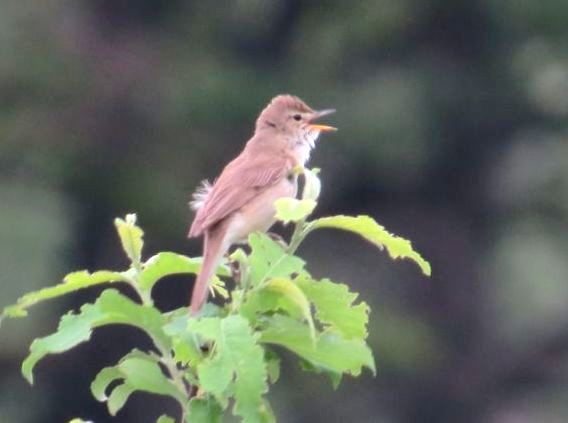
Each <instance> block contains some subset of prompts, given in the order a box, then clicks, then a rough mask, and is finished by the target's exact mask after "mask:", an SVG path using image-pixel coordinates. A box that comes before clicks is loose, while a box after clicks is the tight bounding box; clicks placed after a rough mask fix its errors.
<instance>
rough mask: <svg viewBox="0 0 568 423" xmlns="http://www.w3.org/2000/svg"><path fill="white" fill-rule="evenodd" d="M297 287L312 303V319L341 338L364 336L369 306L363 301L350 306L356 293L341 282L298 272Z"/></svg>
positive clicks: (365, 334)
mask: <svg viewBox="0 0 568 423" xmlns="http://www.w3.org/2000/svg"><path fill="white" fill-rule="evenodd" d="M295 282H296V284H297V286H298V287H299V288H300V289H301V290H302V291H303V292H304V294H305V295H306V297H307V298H308V299H309V300H310V301H311V302H312V303H313V304H314V306H315V310H316V311H315V314H316V318H317V319H318V320H319V321H320V322H321V323H323V324H325V325H328V326H329V327H330V328H332V329H334V330H337V331H339V332H341V334H342V335H343V336H344V337H345V338H366V337H367V323H368V321H369V306H368V305H367V304H366V303H365V302H361V303H359V304H357V305H353V302H354V301H355V300H356V299H357V296H358V294H357V293H354V292H350V291H349V287H348V286H347V285H345V284H340V283H335V282H332V281H330V280H329V279H323V280H321V281H317V280H314V279H312V278H310V277H309V276H306V275H302V276H300V277H298V278H296V279H295Z"/></svg>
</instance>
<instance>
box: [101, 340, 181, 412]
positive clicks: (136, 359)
mask: <svg viewBox="0 0 568 423" xmlns="http://www.w3.org/2000/svg"><path fill="white" fill-rule="evenodd" d="M115 381H120V382H121V383H120V384H119V385H117V386H116V387H115V388H114V389H112V391H111V393H110V395H109V396H108V398H107V396H106V391H107V389H108V387H109V386H110V384H111V383H113V382H115ZM135 391H145V392H149V393H152V394H156V395H164V396H170V397H173V398H175V399H177V400H178V401H181V402H183V401H185V396H184V395H183V393H181V392H179V391H178V390H177V388H176V387H175V386H174V385H173V383H172V382H171V381H170V380H169V379H168V378H167V377H166V375H165V374H164V373H163V372H162V369H161V368H160V366H159V365H158V362H157V358H155V357H153V356H150V355H148V354H147V353H144V352H142V351H139V350H133V351H131V352H130V353H128V354H127V355H126V356H124V357H123V358H122V359H121V360H120V362H119V363H118V364H117V365H116V366H112V367H106V368H104V369H102V370H101V371H100V372H99V374H98V375H97V376H96V378H95V380H94V381H93V383H92V384H91V392H92V393H93V396H94V397H95V398H96V399H97V400H99V401H106V402H107V406H108V409H109V412H110V413H111V414H113V415H114V414H116V412H117V411H119V410H120V409H121V408H122V407H123V406H124V404H125V402H126V400H127V399H128V397H129V396H130V395H131V394H132V393H133V392H135Z"/></svg>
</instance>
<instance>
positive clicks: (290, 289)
mask: <svg viewBox="0 0 568 423" xmlns="http://www.w3.org/2000/svg"><path fill="white" fill-rule="evenodd" d="M264 289H265V290H267V291H272V292H276V293H278V294H280V295H282V296H284V297H286V298H288V299H289V300H290V301H291V302H292V303H293V304H294V305H296V306H297V307H298V308H299V309H300V311H301V312H302V315H303V316H304V318H305V319H306V321H307V322H308V325H309V327H310V333H311V336H312V338H315V333H316V330H315V326H314V321H313V319H312V313H311V311H310V303H309V301H308V299H307V298H306V296H305V294H304V292H303V291H302V290H301V289H300V288H299V287H298V286H297V285H296V284H295V283H294V282H292V281H291V280H290V279H286V278H274V279H271V280H270V281H269V282H268V283H267V284H266V286H265V288H264Z"/></svg>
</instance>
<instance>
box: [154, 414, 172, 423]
mask: <svg viewBox="0 0 568 423" xmlns="http://www.w3.org/2000/svg"><path fill="white" fill-rule="evenodd" d="M156 423H176V420H175V419H174V418H173V417H170V416H167V415H165V414H162V415H161V416H160V417H158V420H156Z"/></svg>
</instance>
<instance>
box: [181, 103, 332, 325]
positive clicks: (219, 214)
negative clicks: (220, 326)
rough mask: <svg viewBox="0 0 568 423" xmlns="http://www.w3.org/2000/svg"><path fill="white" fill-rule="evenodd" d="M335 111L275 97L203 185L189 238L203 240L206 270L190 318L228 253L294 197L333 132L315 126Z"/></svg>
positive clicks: (195, 198) (197, 195)
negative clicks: (317, 149)
mask: <svg viewBox="0 0 568 423" xmlns="http://www.w3.org/2000/svg"><path fill="white" fill-rule="evenodd" d="M334 111H335V110H333V109H326V110H321V111H316V110H313V109H312V108H310V107H309V106H308V105H307V104H306V103H304V102H303V101H302V100H300V99H299V98H298V97H295V96H292V95H288V94H285V95H279V96H277V97H274V98H273V99H272V100H271V101H270V103H269V104H268V106H266V107H265V109H264V110H263V111H262V112H261V113H260V116H259V117H258V119H257V120H256V125H255V131H254V135H253V136H252V138H251V139H249V140H248V142H247V143H246V145H245V148H244V149H243V151H242V152H241V153H240V154H239V155H238V156H237V157H236V158H235V159H233V161H231V162H230V163H229V164H228V165H227V166H226V167H225V168H224V169H223V171H222V172H221V175H220V176H219V177H218V178H217V179H216V180H215V182H214V184H213V185H210V184H209V183H208V182H207V181H204V182H203V184H202V186H201V187H200V188H198V189H197V191H196V192H195V193H194V195H193V201H192V202H191V203H190V205H191V207H192V208H193V209H194V210H196V211H197V213H196V215H195V219H194V220H193V223H192V225H191V229H190V230H189V234H188V237H190V238H192V237H198V236H200V235H202V234H203V236H204V240H203V265H202V267H201V271H200V273H199V275H198V276H197V279H196V282H195V285H194V287H193V293H192V296H191V313H192V314H196V313H197V312H198V311H199V310H200V309H201V307H202V306H203V304H204V303H205V301H206V300H207V295H208V290H209V280H210V279H211V276H212V275H213V273H214V271H215V268H216V266H217V264H218V262H219V260H220V259H221V257H222V256H223V254H225V253H226V252H227V250H228V249H229V247H230V246H231V245H232V244H234V243H236V242H240V241H246V238H247V236H248V235H249V234H251V233H252V232H255V231H267V230H268V229H269V228H270V227H271V226H272V224H273V223H274V222H275V217H274V215H275V209H274V202H275V201H276V200H277V199H279V198H282V197H295V196H296V192H297V172H296V171H295V170H296V169H297V168H298V166H301V167H303V166H304V165H305V163H306V162H307V161H308V159H309V157H310V152H311V150H312V149H313V148H314V146H315V142H316V140H317V138H318V136H319V134H320V133H321V132H330V131H335V130H336V129H335V128H334V127H332V126H328V125H322V124H317V123H312V121H313V120H315V119H317V118H319V117H322V116H325V115H328V114H330V113H333V112H334Z"/></svg>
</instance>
